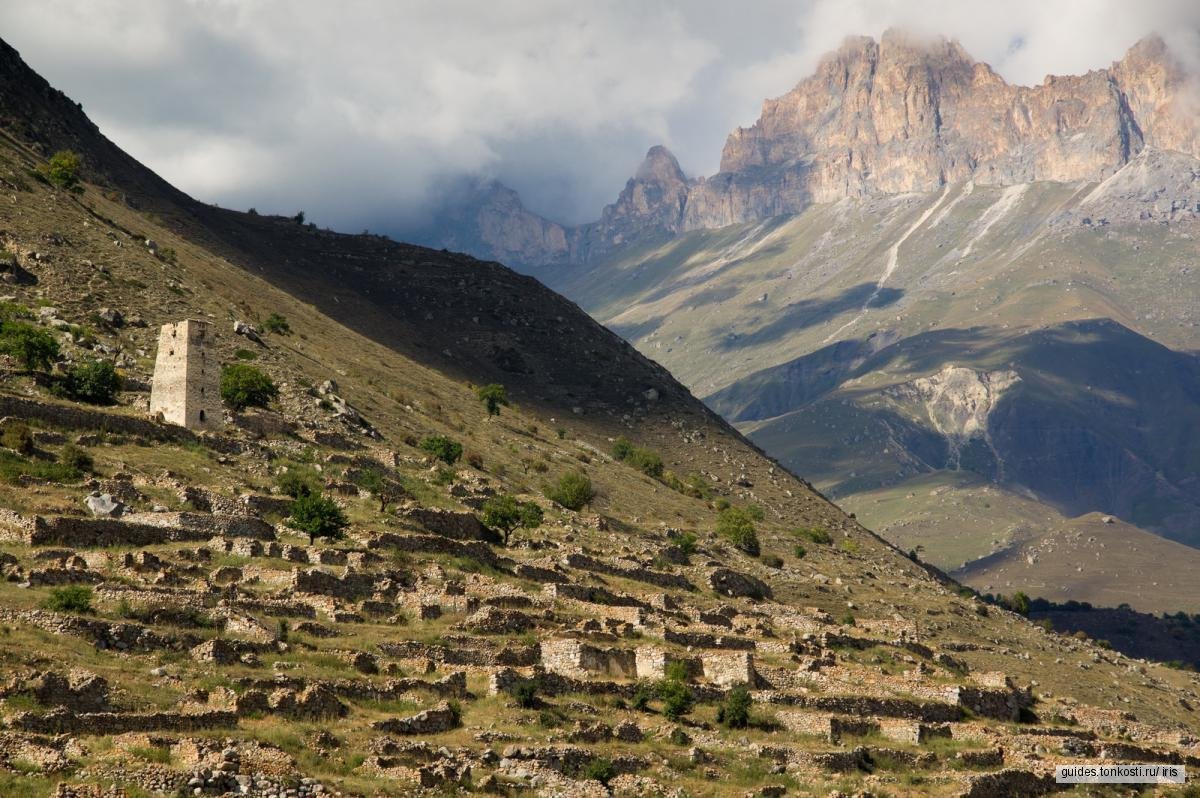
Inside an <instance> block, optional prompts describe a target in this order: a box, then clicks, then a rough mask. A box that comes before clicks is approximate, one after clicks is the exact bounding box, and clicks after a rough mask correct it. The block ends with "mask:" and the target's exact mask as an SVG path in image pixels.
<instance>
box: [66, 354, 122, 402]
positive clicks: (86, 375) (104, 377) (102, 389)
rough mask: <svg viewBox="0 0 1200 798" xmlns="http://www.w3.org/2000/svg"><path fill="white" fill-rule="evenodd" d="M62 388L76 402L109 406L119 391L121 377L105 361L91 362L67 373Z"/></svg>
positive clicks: (110, 364)
mask: <svg viewBox="0 0 1200 798" xmlns="http://www.w3.org/2000/svg"><path fill="white" fill-rule="evenodd" d="M62 387H63V393H65V394H66V395H67V396H68V397H69V398H71V399H74V400H75V401H77V402H88V403H90V404H94V405H111V404H112V403H113V402H115V401H116V398H117V391H119V390H120V389H121V375H120V374H118V373H117V370H116V368H115V367H114V366H113V364H112V363H110V362H108V361H107V360H93V361H91V362H90V363H84V364H81V365H78V366H75V367H74V368H72V369H71V370H70V371H68V372H67V375H66V377H65V378H64V379H63V382H62Z"/></svg>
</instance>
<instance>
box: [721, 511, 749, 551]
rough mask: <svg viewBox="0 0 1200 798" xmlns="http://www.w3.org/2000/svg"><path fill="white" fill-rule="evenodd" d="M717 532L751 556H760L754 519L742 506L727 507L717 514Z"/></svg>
mask: <svg viewBox="0 0 1200 798" xmlns="http://www.w3.org/2000/svg"><path fill="white" fill-rule="evenodd" d="M717 534H718V535H720V536H721V537H723V538H725V539H726V540H728V541H729V542H730V543H732V544H733V545H734V546H736V547H737V548H739V549H741V550H742V551H744V552H746V553H747V554H749V555H750V556H752V557H757V556H758V553H759V545H758V534H757V533H756V532H755V529H754V521H753V520H752V519H751V517H750V515H749V514H748V513H747V512H746V511H745V510H743V509H742V508H741V507H726V508H725V509H724V510H722V511H721V512H720V513H719V514H718V515H717Z"/></svg>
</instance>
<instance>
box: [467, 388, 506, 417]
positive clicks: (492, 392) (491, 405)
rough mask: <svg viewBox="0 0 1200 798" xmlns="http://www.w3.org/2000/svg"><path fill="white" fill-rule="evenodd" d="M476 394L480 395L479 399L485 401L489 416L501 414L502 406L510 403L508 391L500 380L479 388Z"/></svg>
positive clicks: (484, 404)
mask: <svg viewBox="0 0 1200 798" xmlns="http://www.w3.org/2000/svg"><path fill="white" fill-rule="evenodd" d="M475 395H476V396H478V397H479V401H481V402H483V406H484V407H486V408H487V414H488V415H489V416H498V415H500V406H501V405H507V404H508V392H507V391H505V390H504V386H503V385H501V384H500V383H498V382H493V383H491V384H489V385H484V386H481V387H480V388H477V389H476V390H475Z"/></svg>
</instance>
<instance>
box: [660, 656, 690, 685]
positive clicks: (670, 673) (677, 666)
mask: <svg viewBox="0 0 1200 798" xmlns="http://www.w3.org/2000/svg"><path fill="white" fill-rule="evenodd" d="M663 673H664V675H665V676H666V677H667V679H668V680H669V681H673V682H686V681H687V680H688V676H689V673H688V666H687V663H686V662H680V661H679V660H674V661H672V662H669V663H667V667H666V668H664V669H663Z"/></svg>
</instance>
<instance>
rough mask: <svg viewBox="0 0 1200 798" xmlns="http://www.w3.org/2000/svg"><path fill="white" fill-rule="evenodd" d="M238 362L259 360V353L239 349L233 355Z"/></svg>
mask: <svg viewBox="0 0 1200 798" xmlns="http://www.w3.org/2000/svg"><path fill="white" fill-rule="evenodd" d="M233 356H234V357H236V358H237V359H238V360H258V352H255V351H254V350H252V349H239V350H238V351H236V352H234V353H233Z"/></svg>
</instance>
